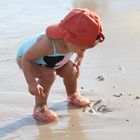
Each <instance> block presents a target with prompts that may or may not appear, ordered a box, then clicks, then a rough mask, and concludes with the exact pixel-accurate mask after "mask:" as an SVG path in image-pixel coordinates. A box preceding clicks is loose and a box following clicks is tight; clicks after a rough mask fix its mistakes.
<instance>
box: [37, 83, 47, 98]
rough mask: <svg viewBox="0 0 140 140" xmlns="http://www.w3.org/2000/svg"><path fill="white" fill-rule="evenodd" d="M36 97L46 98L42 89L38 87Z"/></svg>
mask: <svg viewBox="0 0 140 140" xmlns="http://www.w3.org/2000/svg"><path fill="white" fill-rule="evenodd" d="M38 96H43V97H45V96H46V94H45V93H44V89H43V87H42V86H40V85H39V86H38Z"/></svg>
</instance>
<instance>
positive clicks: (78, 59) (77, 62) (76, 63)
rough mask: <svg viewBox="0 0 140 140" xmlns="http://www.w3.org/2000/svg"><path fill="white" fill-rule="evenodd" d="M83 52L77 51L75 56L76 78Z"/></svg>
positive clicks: (78, 74) (78, 73)
mask: <svg viewBox="0 0 140 140" xmlns="http://www.w3.org/2000/svg"><path fill="white" fill-rule="evenodd" d="M84 53H85V51H83V52H80V53H77V57H76V59H75V63H74V65H75V66H76V69H77V73H76V76H77V78H78V77H79V76H80V65H81V63H82V60H83V57H84Z"/></svg>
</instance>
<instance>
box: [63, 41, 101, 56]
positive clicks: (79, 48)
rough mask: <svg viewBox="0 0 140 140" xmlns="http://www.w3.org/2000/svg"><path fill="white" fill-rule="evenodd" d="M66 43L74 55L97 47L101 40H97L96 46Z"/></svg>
mask: <svg viewBox="0 0 140 140" xmlns="http://www.w3.org/2000/svg"><path fill="white" fill-rule="evenodd" d="M65 43H66V46H67V48H68V50H69V51H71V52H74V53H82V52H84V51H85V50H87V49H90V48H93V47H94V46H96V45H97V44H98V43H99V40H96V41H95V44H94V45H93V46H80V45H76V44H73V43H71V42H68V41H65Z"/></svg>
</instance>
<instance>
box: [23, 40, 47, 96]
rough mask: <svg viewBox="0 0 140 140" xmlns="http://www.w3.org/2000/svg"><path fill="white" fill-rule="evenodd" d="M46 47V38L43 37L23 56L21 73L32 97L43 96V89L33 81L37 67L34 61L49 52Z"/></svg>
mask: <svg viewBox="0 0 140 140" xmlns="http://www.w3.org/2000/svg"><path fill="white" fill-rule="evenodd" d="M47 46H48V45H47V38H46V37H44V38H42V39H40V40H38V41H37V42H36V43H35V44H34V45H33V46H32V47H31V48H30V49H29V50H28V51H27V52H26V53H25V55H24V56H23V61H22V66H23V72H24V75H25V79H26V81H27V84H28V88H29V91H30V93H31V94H33V95H42V94H43V87H41V85H40V84H39V83H38V82H37V81H36V80H35V78H36V77H35V75H34V69H35V68H36V66H37V64H35V61H36V60H37V59H38V58H40V57H42V56H44V55H45V54H47V53H48V52H49V51H48V49H49V47H47Z"/></svg>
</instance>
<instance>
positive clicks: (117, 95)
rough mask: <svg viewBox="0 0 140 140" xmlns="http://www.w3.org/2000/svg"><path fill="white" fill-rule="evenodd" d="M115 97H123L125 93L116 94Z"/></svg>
mask: <svg viewBox="0 0 140 140" xmlns="http://www.w3.org/2000/svg"><path fill="white" fill-rule="evenodd" d="M113 96H114V97H121V96H123V93H120V94H114V95H113Z"/></svg>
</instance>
